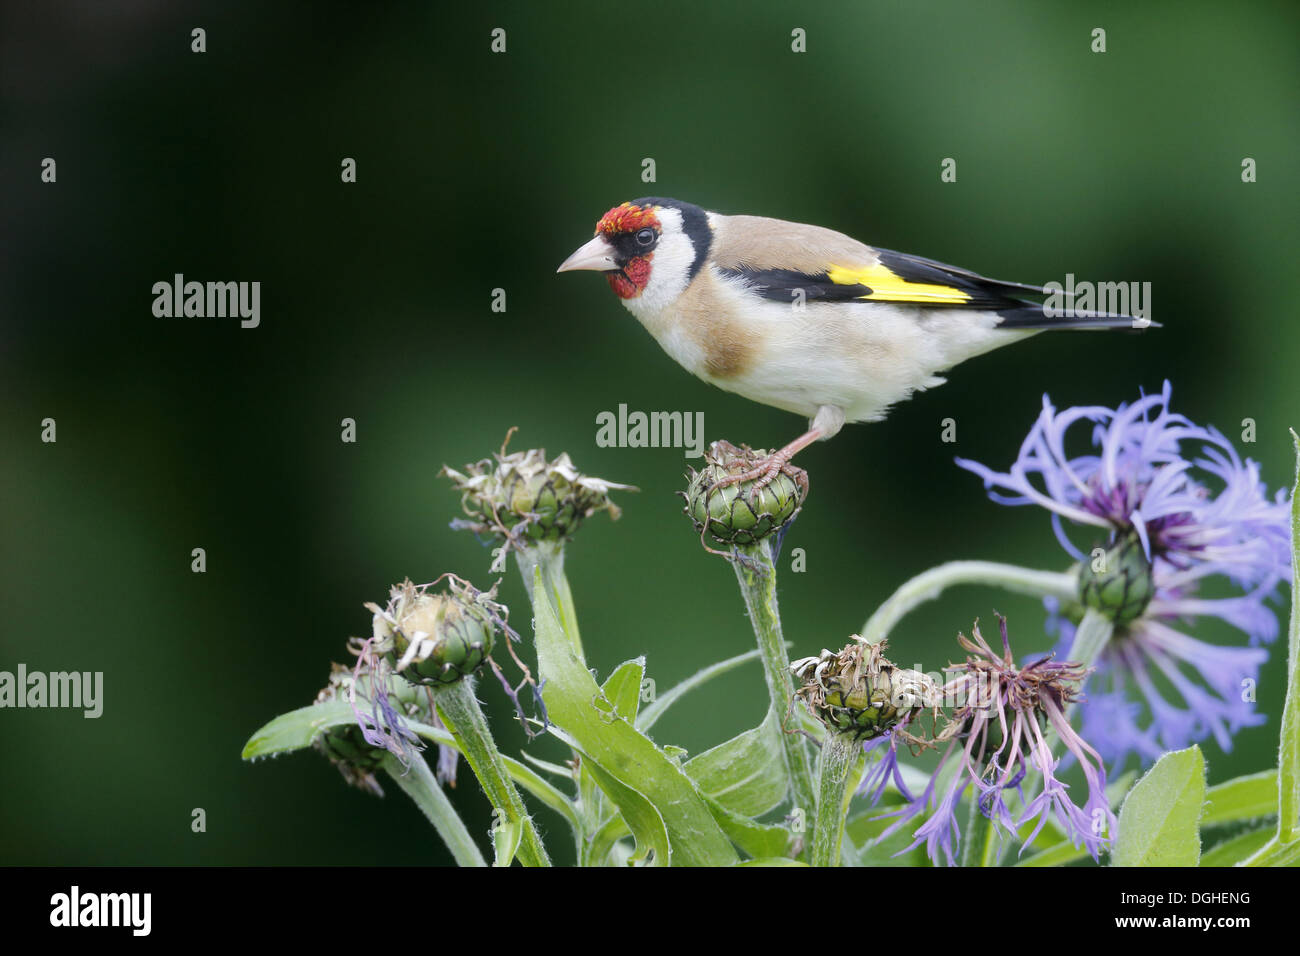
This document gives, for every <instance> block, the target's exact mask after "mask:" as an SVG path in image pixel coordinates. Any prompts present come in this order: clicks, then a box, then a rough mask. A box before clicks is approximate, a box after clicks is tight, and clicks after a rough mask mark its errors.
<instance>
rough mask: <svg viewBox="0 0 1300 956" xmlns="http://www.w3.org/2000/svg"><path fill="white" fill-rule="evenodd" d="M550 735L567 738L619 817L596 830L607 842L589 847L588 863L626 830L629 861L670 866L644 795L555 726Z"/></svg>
mask: <svg viewBox="0 0 1300 956" xmlns="http://www.w3.org/2000/svg"><path fill="white" fill-rule="evenodd" d="M592 683H593V684H594V683H595V682H594V681H593V682H592ZM551 732H552V733H554V734H556V736H559V737H561V738H562V739H566V738H567V739H566V742H567V743H568V744H569V746H570V747H572V748H573V749H574V750H575V752H576V753H577V754H578V755H579V757H580V759H581V760H582V764H583V771H584V772H585V773H589V774H590V775H591V778H592V780H594V781H595V783H596V786H598V787H600V789H601V792H603V793H604V794H605V795H606V796H607V797H609V799H610V801H611V802H612V803H613V804H614V806H616V807H617V808H618V812H619V817H621V818H622V823H621V824H619V823H617V822H615V821H614V820H610V821H606V823H605V825H604V826H602V827H601V828H600V830H599V831H598V834H599V835H600V837H601V839H602V841H608V842H607V843H602V844H601V845H598V846H596V847H594V848H593V850H592V852H591V860H592V861H593V862H600V861H602V860H603V859H604V857H605V854H607V853H608V852H609V848H610V847H612V846H613V845H614V842H615V841H616V840H618V838H619V837H621V836H622V835H623V834H624V833H626V832H628V831H629V830H630V831H631V833H632V835H633V836H634V837H635V838H636V843H637V853H636V855H635V856H634V858H633V859H636V860H646V861H648V862H649V863H650V864H651V865H653V866H670V865H672V863H673V853H672V843H671V841H670V839H669V836H668V828H667V826H666V825H665V823H664V818H663V815H662V814H661V813H660V812H659V810H658V808H656V807H655V805H654V803H653V802H651V801H650V799H649V798H647V797H646V795H645V794H644V793H641V792H640V791H639V790H637V789H635V788H634V787H631V786H629V785H627V784H625V783H624V782H623V781H622V780H620V779H619V778H618V777H617V776H615V775H614V774H612V773H609V772H608V771H606V770H605V768H604V767H602V766H601V765H600V763H599V762H598V761H596V760H595V759H594V758H592V757H591V756H590V755H589V754H587V753H585V752H584V751H583V750H582V749H581V748H579V747H578V745H577V742H576V741H574V740H573V739H572V738H569V737H568V735H567V734H564V733H563V731H560V730H559V728H558V727H552V728H551ZM615 820H617V818H615Z"/></svg>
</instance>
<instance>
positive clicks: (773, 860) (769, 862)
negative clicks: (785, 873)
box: [740, 856, 808, 866]
mask: <svg viewBox="0 0 1300 956" xmlns="http://www.w3.org/2000/svg"><path fill="white" fill-rule="evenodd" d="M807 865H808V864H807V863H801V862H799V861H798V860H792V859H790V858H789V857H788V856H775V857H769V858H768V859H765V860H746V861H745V862H744V863H741V864H740V866H807Z"/></svg>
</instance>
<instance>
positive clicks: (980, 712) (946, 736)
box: [874, 617, 1116, 866]
mask: <svg viewBox="0 0 1300 956" xmlns="http://www.w3.org/2000/svg"><path fill="white" fill-rule="evenodd" d="M998 622H999V629H1000V631H1001V635H1002V649H1003V653H1002V654H1001V655H999V654H997V653H996V652H995V651H994V650H993V649H992V648H991V647H989V645H988V643H987V642H986V641H985V640H984V638H983V636H982V635H981V634H980V631H979V626H978V625H976V626H975V628H974V629H973V631H972V637H971V638H967V637H966V636H965V635H958V640H959V641H960V642H961V645H962V647H963V648H964V649H965V650H966V651H967V654H968V656H967V659H966V662H965V663H964V664H957V665H952V666H950V667H949V668H947V669H948V670H949V671H951V672H953V673H954V674H955V675H956V676H954V677H953V679H952V680H950V681H949V682H948V683H947V684H946V685H945V686H944V687H943V688H942V691H941V692H942V694H943V696H944V698H945V699H952V700H956V701H958V704H957V705H956V709H955V710H954V712H953V715H952V719H951V721H950V722H949V723H948V725H947V726H946V727H945V728H944V730H943V731H941V732H940V733H939V734H938V736H937V737H936V738H935V741H936V742H937V743H939V744H940V745H943V744H946V745H947V746H946V748H945V750H944V752H943V756H942V757H941V758H940V761H939V766H938V767H937V768H936V769H935V771H934V774H933V775H932V776H931V777H930V782H929V784H928V785H927V786H926V788H925V791H924V792H923V793H922V794H921V795H920V796H919V797H911V796H910V794H908V793H907V792H906V790H905V789H904V788H901V787H900V789H901V790H903V793H904V797H905V799H908V803H907V805H906V806H904V807H903V808H901V809H899V810H895V811H893V812H892V813H887V814H884V815H883V816H885V817H891V816H897V817H898V818H899V819H898V820H896V821H895V822H894V823H893V824H891V825H890V826H889V827H888V828H887V829H886V830H885V832H884V833H883V834H882V838H883V837H884V836H888V835H890V834H891V833H893V832H895V831H896V830H898V829H899V828H900V827H902V826H903V825H904V824H905V823H906V822H907V821H908V820H911V819H913V818H915V817H916V816H918V815H920V814H922V813H924V812H925V811H926V810H930V811H931V812H930V816H929V818H928V819H927V820H926V821H925V822H924V823H923V824H921V826H920V827H918V828H917V830H916V831H915V833H914V834H913V836H914V837H915V840H914V841H913V843H912V845H911V846H910V847H908V849H912V848H914V847H917V846H919V845H920V844H921V843H924V844H925V848H926V853H927V854H928V855H929V857H930V859H931V861H932V862H934V863H935V864H936V865H938V863H939V856H940V854H941V853H942V855H943V856H944V857H945V858H946V859H947V862H948V865H950V866H951V865H952V864H953V863H954V862H955V855H956V854H955V850H954V845H955V843H956V842H957V841H958V840H959V839H960V837H961V828H960V826H959V824H958V822H957V810H958V807H959V806H960V804H961V800H962V797H963V796H964V795H965V793H966V791H967V789H971V798H972V799H974V800H978V801H979V809H980V812H981V813H983V814H984V816H986V817H988V818H989V819H990V820H991V821H993V823H994V825H995V826H996V827H997V828H999V829H1000V830H1002V831H1003V832H1005V833H1006V834H1007V835H1008V836H1011V837H1017V835H1018V833H1019V831H1020V828H1021V827H1022V826H1024V825H1025V824H1026V823H1028V822H1031V821H1036V823H1035V826H1034V828H1033V830H1032V831H1031V832H1030V834H1029V836H1028V837H1027V838H1026V839H1025V841H1024V845H1023V846H1022V848H1021V850H1022V852H1023V850H1024V847H1027V846H1029V845H1030V843H1032V842H1033V840H1034V838H1035V837H1036V836H1038V833H1039V831H1041V830H1042V828H1043V827H1044V826H1045V825H1046V824H1047V821H1048V819H1049V818H1050V817H1055V818H1056V820H1057V822H1058V823H1059V824H1060V826H1061V829H1062V830H1063V831H1064V832H1065V834H1066V836H1067V837H1068V838H1069V840H1070V842H1071V843H1073V844H1074V845H1075V846H1082V847H1084V848H1085V849H1086V850H1087V851H1088V853H1090V854H1091V855H1092V856H1093V858H1094V859H1096V857H1097V855H1098V853H1099V852H1100V850H1101V847H1102V846H1103V845H1105V844H1106V843H1107V842H1108V841H1109V839H1110V834H1111V833H1112V832H1113V830H1114V827H1115V825H1116V820H1115V816H1114V814H1113V813H1111V810H1110V805H1109V804H1108V803H1107V801H1106V771H1105V768H1104V767H1103V766H1102V765H1101V758H1100V756H1099V755H1098V754H1097V752H1096V751H1095V750H1094V749H1093V748H1092V747H1091V746H1089V745H1088V743H1087V742H1086V741H1085V740H1084V739H1083V738H1082V737H1081V736H1080V735H1079V734H1078V733H1077V732H1076V731H1075V730H1074V729H1073V728H1072V727H1071V726H1070V723H1069V720H1068V719H1067V718H1066V715H1065V710H1066V708H1067V707H1068V706H1069V705H1070V704H1071V703H1073V702H1074V701H1075V699H1076V693H1077V689H1078V685H1079V683H1080V682H1081V681H1082V680H1083V678H1084V677H1085V676H1086V674H1087V672H1088V670H1087V668H1086V667H1084V666H1083V665H1080V664H1074V663H1058V662H1057V661H1056V660H1055V659H1054V658H1053V657H1052V655H1048V656H1046V657H1042V658H1040V659H1038V660H1035V661H1033V662H1032V663H1030V664H1027V665H1026V666H1024V667H1017V666H1016V663H1015V660H1014V658H1013V657H1012V655H1011V646H1010V642H1009V641H1008V638H1007V623H1006V619H1005V618H1002V617H999V618H998ZM1053 737H1055V739H1056V740H1058V741H1059V742H1060V743H1061V744H1062V745H1063V746H1064V748H1065V752H1066V753H1067V754H1068V755H1070V756H1071V757H1073V758H1074V759H1075V760H1076V761H1077V762H1078V764H1079V766H1080V767H1081V768H1082V773H1083V777H1084V781H1085V783H1086V785H1087V797H1086V799H1085V800H1084V801H1083V805H1082V806H1079V805H1078V804H1077V803H1076V802H1075V801H1074V800H1073V799H1071V796H1070V793H1069V790H1070V788H1069V786H1068V785H1067V784H1065V783H1063V782H1062V781H1061V780H1059V779H1057V777H1056V775H1055V770H1056V768H1057V765H1058V764H1059V763H1060V758H1058V757H1055V756H1053V754H1052V752H1051V751H1052V745H1053ZM895 746H896V745H895V744H894V743H893V742H892V741H891V742H890V751H891V755H892V752H893V750H894V748H895ZM883 763H884V761H882V765H883ZM1030 771H1036V772H1037V774H1036V775H1035V776H1032V777H1031V776H1030ZM884 772H885V771H880V770H877V771H876V773H884ZM1027 779H1031V780H1034V781H1035V788H1034V792H1031V793H1026V792H1025V782H1026V780H1027ZM882 785H883V780H880V781H877V782H876V783H875V784H874V793H875V794H876V795H877V796H878V795H879V792H880V789H881V786H882ZM972 788H973V789H972ZM1008 791H1011V792H1014V793H1015V794H1016V795H1017V796H1018V797H1019V805H1020V810H1019V813H1018V814H1017V813H1015V812H1013V811H1012V810H1011V808H1010V807H1009V806H1008V804H1007V801H1006V796H1007V792H1008Z"/></svg>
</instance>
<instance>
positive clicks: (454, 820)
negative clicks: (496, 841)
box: [381, 753, 487, 866]
mask: <svg viewBox="0 0 1300 956" xmlns="http://www.w3.org/2000/svg"><path fill="white" fill-rule="evenodd" d="M381 766H382V767H383V768H384V771H385V772H386V773H387V774H388V775H389V776H390V777H392V778H393V782H394V783H396V784H397V785H398V786H399V787H400V788H401V789H402V790H403V791H404V792H405V793H406V795H407V796H408V797H410V798H411V799H412V800H413V801H415V805H416V806H417V807H419V808H420V812H421V813H423V814H424V816H425V818H426V819H427V820H428V821H429V822H430V823H432V824H433V826H434V829H436V830H437V831H438V835H439V836H440V837H442V842H443V843H445V844H446V845H447V849H449V850H450V851H451V855H452V857H453V858H454V859H455V860H456V864H457V865H458V866H487V861H486V860H484V859H483V854H482V853H480V852H479V849H478V847H477V846H476V845H475V843H474V838H473V837H471V836H470V835H469V830H467V829H466V828H465V824H464V822H463V821H462V820H461V818H460V816H459V815H458V814H457V813H456V808H455V807H453V806H452V805H451V801H450V800H448V799H447V794H445V793H443V790H442V787H441V786H439V785H438V781H437V780H436V779H435V778H434V776H433V772H432V771H431V770H430V769H429V765H428V764H427V763H426V762H425V760H424V758H423V757H421V756H420V755H419V754H416V755H415V757H414V758H413V759H412V760H411V763H410V765H409V766H405V767H404V766H402V764H401V763H400V762H399V761H398V759H397V758H396V757H394V756H393V755H392V754H390V753H385V754H384V756H383V758H382V760H381Z"/></svg>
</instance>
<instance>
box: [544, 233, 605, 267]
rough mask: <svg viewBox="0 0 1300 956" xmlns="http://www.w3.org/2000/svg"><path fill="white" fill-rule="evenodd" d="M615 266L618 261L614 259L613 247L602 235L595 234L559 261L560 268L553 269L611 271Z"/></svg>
mask: <svg viewBox="0 0 1300 956" xmlns="http://www.w3.org/2000/svg"><path fill="white" fill-rule="evenodd" d="M617 268H618V263H617V262H615V261H614V247H613V246H611V245H610V244H609V242H608V241H607V240H606V239H605V237H604V236H597V237H596V238H595V239H593V240H591V242H589V243H587V244H586V245H585V246H581V247H580V248H578V249H577V250H576V251H575V252H574V253H573V255H571V256H569V258H567V259H565V260H564V261H563V262H562V263H560V268H558V269H556V270H555V271H556V272H577V271H578V270H580V269H589V270H591V271H592V272H613V271H614V270H615V269H617Z"/></svg>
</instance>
